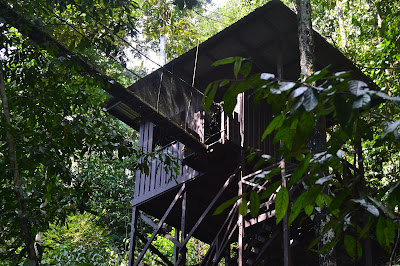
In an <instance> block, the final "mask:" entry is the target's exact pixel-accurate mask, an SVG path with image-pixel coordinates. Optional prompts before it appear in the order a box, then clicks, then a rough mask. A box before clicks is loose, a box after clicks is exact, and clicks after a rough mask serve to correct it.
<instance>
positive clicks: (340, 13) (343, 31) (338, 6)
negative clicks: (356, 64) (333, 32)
mask: <svg viewBox="0 0 400 266" xmlns="http://www.w3.org/2000/svg"><path fill="white" fill-rule="evenodd" d="M336 10H337V16H338V22H339V31H340V37H341V40H340V46H341V47H342V48H343V49H346V46H347V34H346V28H345V26H344V16H343V8H342V2H341V0H336Z"/></svg>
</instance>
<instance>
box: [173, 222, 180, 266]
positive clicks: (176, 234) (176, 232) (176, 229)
mask: <svg viewBox="0 0 400 266" xmlns="http://www.w3.org/2000/svg"><path fill="white" fill-rule="evenodd" d="M175 239H176V240H177V242H179V241H180V238H179V229H178V228H175ZM178 251H179V246H178V245H177V243H174V265H176V262H177V261H178V259H179V253H178Z"/></svg>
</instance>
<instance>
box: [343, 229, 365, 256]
mask: <svg viewBox="0 0 400 266" xmlns="http://www.w3.org/2000/svg"><path fill="white" fill-rule="evenodd" d="M344 248H345V249H346V252H347V254H349V256H350V257H351V258H352V260H353V261H358V260H360V259H361V256H362V247H361V243H360V242H359V241H358V240H357V241H356V239H355V238H354V237H353V236H350V235H346V236H345V237H344ZM356 249H357V257H356V254H355V250H356Z"/></svg>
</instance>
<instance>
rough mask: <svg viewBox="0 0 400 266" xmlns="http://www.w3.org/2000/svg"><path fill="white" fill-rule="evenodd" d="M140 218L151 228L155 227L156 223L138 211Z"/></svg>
mask: <svg viewBox="0 0 400 266" xmlns="http://www.w3.org/2000/svg"><path fill="white" fill-rule="evenodd" d="M140 218H141V219H142V220H143V221H144V222H146V223H147V224H148V225H150V226H151V227H153V229H156V228H157V225H156V224H155V223H154V222H153V221H152V220H151V219H150V218H149V217H147V216H145V215H144V214H143V213H141V212H140Z"/></svg>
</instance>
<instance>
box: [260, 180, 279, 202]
mask: <svg viewBox="0 0 400 266" xmlns="http://www.w3.org/2000/svg"><path fill="white" fill-rule="evenodd" d="M281 183H282V182H281V181H276V182H275V183H273V184H271V185H269V186H268V187H267V188H266V189H265V190H264V192H263V193H262V194H261V197H260V199H261V200H264V199H266V198H269V197H270V196H271V195H272V194H273V193H275V192H276V190H277V189H278V187H279V186H280V185H281Z"/></svg>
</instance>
